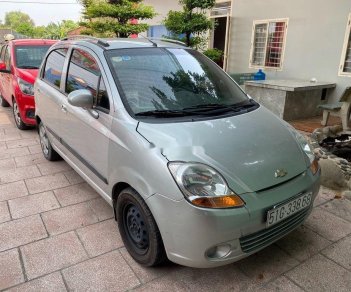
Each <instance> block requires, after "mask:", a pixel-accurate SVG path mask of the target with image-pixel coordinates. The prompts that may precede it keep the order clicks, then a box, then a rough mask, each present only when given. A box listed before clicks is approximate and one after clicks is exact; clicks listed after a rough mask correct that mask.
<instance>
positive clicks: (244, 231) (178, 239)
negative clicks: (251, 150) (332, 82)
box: [147, 171, 320, 268]
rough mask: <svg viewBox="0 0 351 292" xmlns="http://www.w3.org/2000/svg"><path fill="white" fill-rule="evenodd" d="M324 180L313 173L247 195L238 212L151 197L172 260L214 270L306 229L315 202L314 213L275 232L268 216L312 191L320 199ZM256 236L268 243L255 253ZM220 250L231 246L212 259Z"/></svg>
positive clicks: (307, 212)
mask: <svg viewBox="0 0 351 292" xmlns="http://www.w3.org/2000/svg"><path fill="white" fill-rule="evenodd" d="M319 177H320V173H318V174H316V175H315V176H313V175H312V173H310V171H307V172H306V173H304V174H303V175H300V176H298V177H296V178H295V179H293V180H291V181H289V182H287V183H284V184H282V185H279V186H278V187H275V188H272V189H269V190H266V191H264V192H259V193H252V194H244V195H242V196H241V197H242V199H243V200H244V201H245V202H246V206H245V207H243V208H238V209H221V210H218V209H217V210H216V209H202V208H197V207H195V206H193V205H191V204H190V203H189V202H187V201H186V200H185V199H183V200H181V201H173V200H171V199H169V198H166V197H164V196H162V195H160V194H156V195H154V196H152V197H150V198H149V199H148V200H147V204H148V206H149V208H150V210H151V212H152V214H153V215H154V217H155V220H156V222H157V224H158V227H159V229H160V232H161V235H162V239H163V242H164V246H165V249H166V252H167V256H168V258H169V259H170V260H171V261H173V262H175V263H178V264H181V265H184V266H190V267H196V268H210V267H216V266H222V265H225V264H229V263H232V262H235V261H238V260H240V259H242V258H244V257H247V256H249V255H250V254H253V253H255V252H257V251H258V250H260V249H263V248H264V247H266V246H268V245H270V244H272V243H273V242H275V241H276V240H278V239H280V238H282V237H283V236H285V235H286V234H288V233H289V232H291V231H292V230H294V229H295V228H296V227H298V226H300V225H301V224H302V223H303V222H304V221H305V219H306V218H307V217H308V215H309V214H310V212H311V210H312V206H313V203H312V204H311V207H310V208H309V209H306V210H302V211H300V212H299V213H297V215H298V217H297V219H296V218H295V215H296V214H294V215H293V216H291V217H289V218H290V219H289V218H287V219H286V220H284V221H282V222H280V223H278V224H277V225H274V226H273V227H271V228H269V229H267V228H266V222H265V221H266V213H267V211H268V210H269V209H271V208H272V207H273V206H275V205H276V204H279V203H281V202H283V201H285V200H288V199H289V198H293V197H294V196H296V195H297V194H300V193H305V192H312V194H313V200H314V199H315V198H316V196H317V194H318V191H319ZM302 212H304V213H303V214H302ZM297 215H296V216H297ZM294 218H295V219H294ZM287 221H289V222H290V223H289V222H287ZM272 228H274V230H272ZM256 237H258V238H262V237H263V238H264V240H263V241H259V242H258V243H257V245H256V246H254V248H252V238H256ZM245 242H246V243H247V242H249V244H250V247H251V249H249V251H247V252H245V251H244V250H246V249H245V246H244V245H245ZM254 244H256V243H254ZM217 246H220V247H221V248H222V247H224V248H227V249H228V247H229V249H228V250H229V252H227V253H225V254H221V253H219V255H223V256H219V257H212V256H209V252H210V251H213V249H214V248H215V247H217Z"/></svg>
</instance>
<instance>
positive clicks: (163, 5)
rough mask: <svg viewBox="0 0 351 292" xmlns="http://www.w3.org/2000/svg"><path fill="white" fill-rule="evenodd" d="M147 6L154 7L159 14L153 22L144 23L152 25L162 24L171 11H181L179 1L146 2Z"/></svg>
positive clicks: (148, 0)
mask: <svg viewBox="0 0 351 292" xmlns="http://www.w3.org/2000/svg"><path fill="white" fill-rule="evenodd" d="M144 4H145V5H150V6H153V7H154V8H155V10H156V12H157V13H158V15H157V16H156V17H154V18H153V19H151V20H147V21H143V22H146V23H148V24H150V25H158V24H162V21H163V19H164V18H165V17H166V16H167V14H168V12H169V11H170V10H180V9H181V7H180V6H179V2H178V0H144Z"/></svg>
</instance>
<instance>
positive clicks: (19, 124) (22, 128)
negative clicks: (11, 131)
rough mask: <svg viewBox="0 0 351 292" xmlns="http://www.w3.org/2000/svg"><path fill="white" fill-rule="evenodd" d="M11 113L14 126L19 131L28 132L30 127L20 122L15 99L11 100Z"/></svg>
mask: <svg viewBox="0 0 351 292" xmlns="http://www.w3.org/2000/svg"><path fill="white" fill-rule="evenodd" d="M12 112H13V118H14V119H15V124H16V126H17V128H18V129H20V130H28V129H29V128H30V127H29V126H27V125H26V124H25V123H24V122H23V121H22V118H21V114H20V111H19V107H18V104H17V102H16V100H15V99H13V103H12Z"/></svg>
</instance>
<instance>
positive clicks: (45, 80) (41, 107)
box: [35, 48, 68, 147]
mask: <svg viewBox="0 0 351 292" xmlns="http://www.w3.org/2000/svg"><path fill="white" fill-rule="evenodd" d="M67 52H68V49H67V48H58V49H55V50H53V51H51V52H50V53H49V54H48V56H47V57H46V60H45V63H44V65H43V68H42V69H41V73H40V78H39V79H38V80H37V81H36V82H37V84H36V86H35V97H36V98H35V100H36V107H37V115H38V116H39V117H40V119H41V120H42V121H43V123H44V125H45V126H46V128H47V130H48V132H49V135H50V136H51V140H53V139H55V140H54V141H55V143H54V144H55V145H56V146H58V147H59V146H60V145H59V143H58V140H59V139H58V137H59V136H60V131H61V123H62V119H63V118H65V117H66V115H64V113H63V111H62V107H61V106H62V104H63V102H64V100H65V99H66V96H65V94H64V92H63V90H62V89H61V88H63V85H62V82H64V81H63V80H64V77H63V69H64V64H65V61H66V55H67ZM56 140H57V141H56Z"/></svg>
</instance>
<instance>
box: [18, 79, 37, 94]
mask: <svg viewBox="0 0 351 292" xmlns="http://www.w3.org/2000/svg"><path fill="white" fill-rule="evenodd" d="M18 85H19V88H20V89H21V91H22V93H24V94H27V95H34V85H33V84H32V83H29V82H27V81H24V80H23V79H21V78H18Z"/></svg>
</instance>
